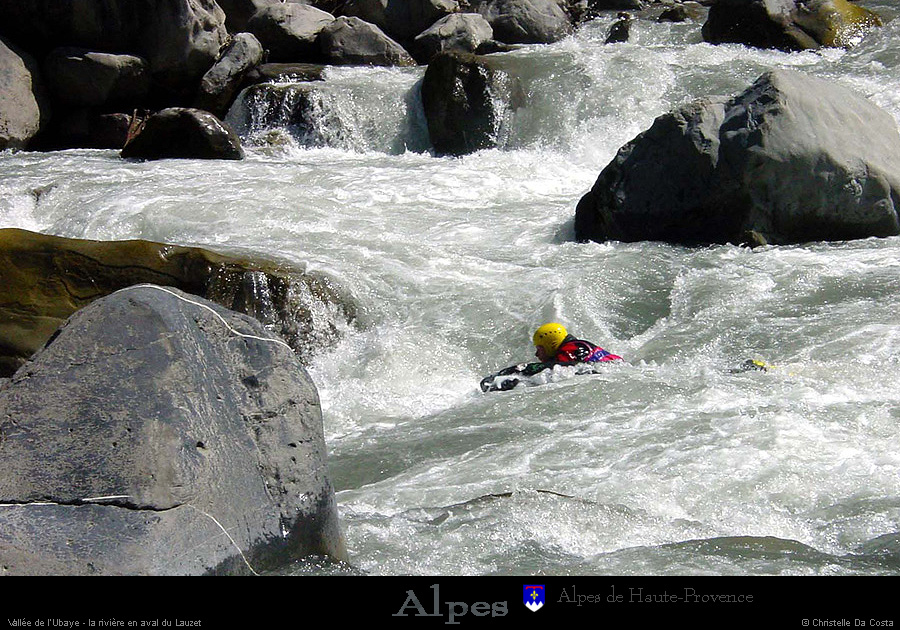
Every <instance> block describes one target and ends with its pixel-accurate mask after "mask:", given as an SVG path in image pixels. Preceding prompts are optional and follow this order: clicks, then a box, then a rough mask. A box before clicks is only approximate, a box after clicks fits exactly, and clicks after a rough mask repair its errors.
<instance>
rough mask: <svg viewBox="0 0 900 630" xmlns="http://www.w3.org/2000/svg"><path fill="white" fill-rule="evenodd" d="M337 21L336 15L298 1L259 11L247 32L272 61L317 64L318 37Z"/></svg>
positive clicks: (275, 5)
mask: <svg viewBox="0 0 900 630" xmlns="http://www.w3.org/2000/svg"><path fill="white" fill-rule="evenodd" d="M333 21H334V16H333V15H331V14H330V13H326V12H325V11H321V10H319V9H316V8H315V7H311V6H307V5H305V4H298V3H295V2H288V3H284V4H273V5H271V6H266V7H263V8H262V9H260V10H259V11H257V12H256V13H255V14H254V15H253V17H252V18H250V22H249V23H248V24H247V30H248V31H250V32H251V33H253V34H254V35H256V37H257V38H258V39H259V42H260V43H261V44H262V45H263V48H265V49H266V50H267V51H268V53H269V54H268V61H272V62H294V61H315V60H316V59H317V55H318V47H317V45H316V37H317V36H318V35H319V32H320V31H321V30H322V29H323V28H325V27H326V26H328V25H329V24H331V23H332V22H333Z"/></svg>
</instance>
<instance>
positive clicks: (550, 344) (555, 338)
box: [534, 322, 569, 354]
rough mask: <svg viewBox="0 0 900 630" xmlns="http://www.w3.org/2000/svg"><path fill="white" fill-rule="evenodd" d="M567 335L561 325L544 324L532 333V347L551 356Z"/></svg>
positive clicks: (553, 323) (554, 323)
mask: <svg viewBox="0 0 900 630" xmlns="http://www.w3.org/2000/svg"><path fill="white" fill-rule="evenodd" d="M568 335H569V333H568V332H567V331H566V329H565V327H564V326H563V325H562V324H557V323H556V322H551V323H549V324H544V325H543V326H541V327H540V328H538V329H537V330H536V331H535V333H534V345H535V346H538V347H540V348H543V349H544V352H546V353H547V354H553V353H554V352H556V349H557V348H559V347H560V346H561V345H562V342H563V339H565V338H566V337H567V336H568Z"/></svg>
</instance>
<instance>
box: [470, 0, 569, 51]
mask: <svg viewBox="0 0 900 630" xmlns="http://www.w3.org/2000/svg"><path fill="white" fill-rule="evenodd" d="M470 4H471V5H472V8H473V9H474V10H476V11H477V12H478V13H480V14H481V15H482V16H484V18H485V19H486V20H487V21H488V22H489V23H490V25H491V28H493V29H494V37H495V38H496V39H497V40H499V41H501V42H504V43H506V44H549V43H552V42H556V41H559V40H561V39H563V38H564V37H567V36H569V35H571V34H572V32H573V27H572V23H571V21H570V20H569V16H568V15H567V14H566V12H565V11H564V10H563V9H562V8H561V7H560V5H559V3H558V2H557V1H556V0H475V1H473V2H471V3H470Z"/></svg>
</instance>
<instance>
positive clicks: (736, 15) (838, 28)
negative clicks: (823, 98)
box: [703, 0, 881, 51]
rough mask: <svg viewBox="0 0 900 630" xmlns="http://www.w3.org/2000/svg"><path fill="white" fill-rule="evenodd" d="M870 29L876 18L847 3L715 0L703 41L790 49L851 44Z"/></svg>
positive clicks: (841, 0) (834, 0)
mask: <svg viewBox="0 0 900 630" xmlns="http://www.w3.org/2000/svg"><path fill="white" fill-rule="evenodd" d="M874 26H881V18H880V17H879V16H878V14H876V13H875V12H874V11H871V10H870V9H866V8H864V7H859V6H856V5H855V4H851V3H850V2H848V0H803V1H801V0H718V1H717V2H716V3H715V4H714V5H712V7H710V10H709V17H708V18H707V21H706V23H705V24H704V25H703V38H704V39H705V40H706V41H708V42H711V43H714V44H723V43H737V44H746V45H748V46H755V47H757V48H777V49H780V50H786V51H792V50H805V49H809V48H819V47H820V46H843V47H846V46H850V45H852V44H854V43H856V42H857V41H859V40H860V39H861V38H862V37H863V35H864V34H865V32H866V31H867V30H869V29H870V28H872V27H874Z"/></svg>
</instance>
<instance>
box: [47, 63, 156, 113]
mask: <svg viewBox="0 0 900 630" xmlns="http://www.w3.org/2000/svg"><path fill="white" fill-rule="evenodd" d="M43 70H44V79H45V81H46V84H47V87H48V89H49V91H50V94H51V95H52V97H53V100H54V102H55V103H59V104H62V105H66V106H74V107H101V108H105V109H115V108H117V107H119V108H122V111H126V110H128V109H135V108H140V107H144V106H146V104H147V103H146V100H147V95H148V94H149V92H150V66H149V64H148V63H147V61H146V60H145V59H143V58H142V57H137V56H135V55H113V54H110V53H102V52H94V51H90V50H85V49H83V48H56V49H54V50H52V51H50V54H48V55H47V57H46V58H45V59H44V64H43Z"/></svg>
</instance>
